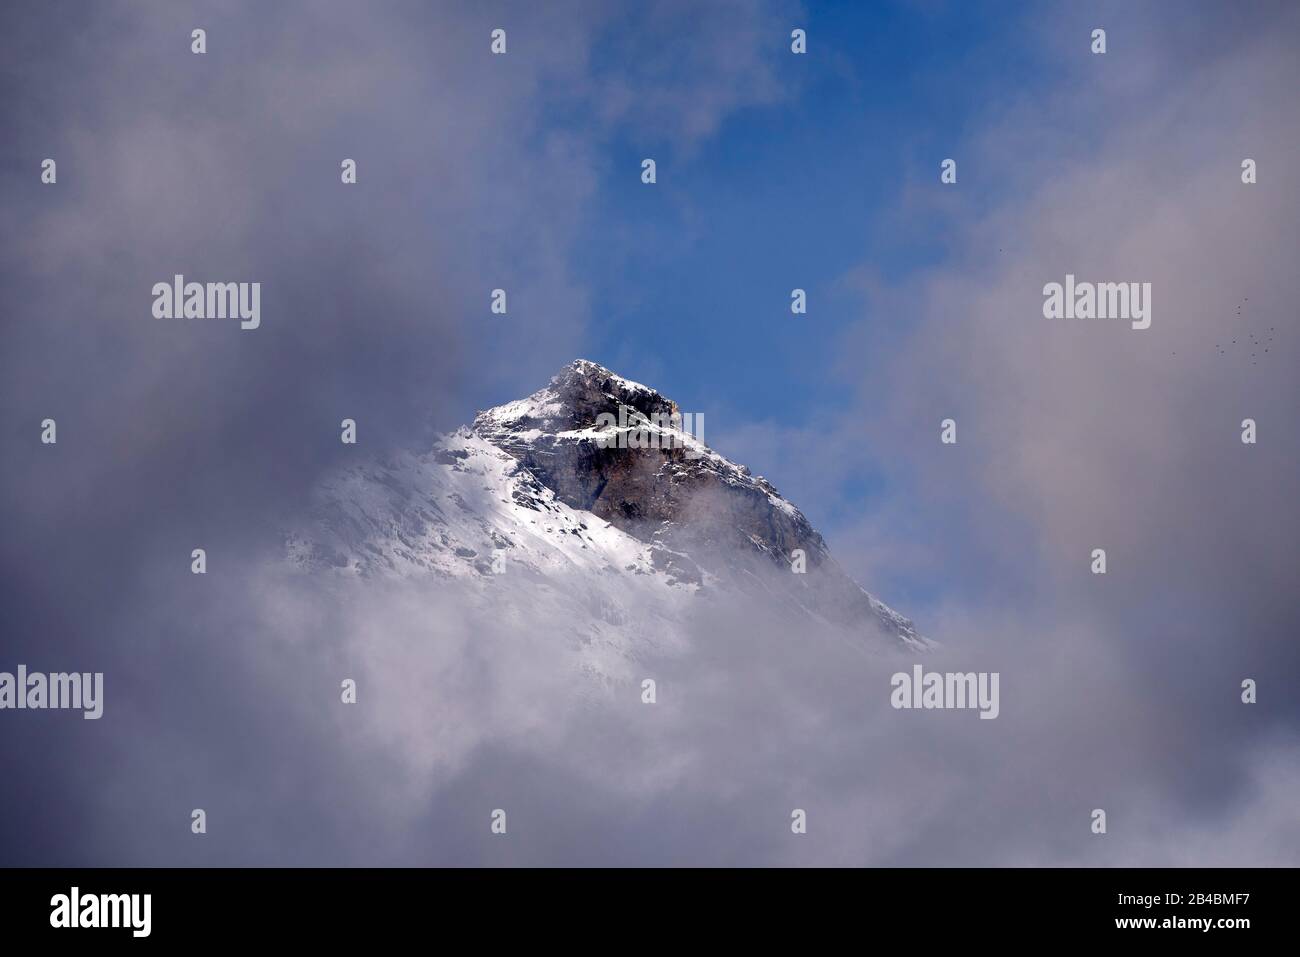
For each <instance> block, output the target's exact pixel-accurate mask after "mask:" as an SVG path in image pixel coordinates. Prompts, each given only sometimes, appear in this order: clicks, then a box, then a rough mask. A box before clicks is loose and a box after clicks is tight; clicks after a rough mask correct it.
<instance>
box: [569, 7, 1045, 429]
mask: <svg viewBox="0 0 1300 957" xmlns="http://www.w3.org/2000/svg"><path fill="white" fill-rule="evenodd" d="M1018 22H1019V17H1018V15H1007V14H1003V15H995V16H989V15H988V13H987V12H986V9H985V10H984V11H982V10H980V9H978V8H977V7H976V6H975V5H969V4H966V5H961V4H959V5H954V6H952V7H951V8H946V9H945V16H944V17H942V18H939V17H935V16H931V15H928V14H927V13H925V12H923V10H922V9H921V8H918V7H916V6H913V5H905V4H873V5H865V4H843V5H831V6H822V5H816V6H815V7H814V8H813V10H812V11H811V12H810V14H809V15H808V16H807V17H796V18H792V23H798V24H801V25H806V29H807V30H808V31H809V36H810V43H811V45H812V49H813V50H814V52H815V54H816V55H813V56H795V55H792V54H790V53H789V51H788V45H786V44H785V43H784V42H783V40H784V38H778V42H777V43H776V44H775V45H774V49H773V50H772V56H773V57H774V58H775V72H776V75H777V77H778V78H779V81H780V83H781V86H782V89H783V91H784V92H785V94H786V95H785V96H784V97H783V98H782V100H781V101H780V102H777V103H773V104H770V105H757V106H750V107H747V108H744V109H741V110H739V111H738V112H736V113H735V114H734V115H731V116H729V117H727V118H726V119H725V120H724V121H723V123H722V125H721V128H720V129H719V131H718V133H717V134H716V135H715V136H714V137H711V138H709V139H708V140H706V141H705V142H704V143H703V144H702V145H700V146H698V147H693V148H692V149H690V150H689V151H681V150H677V149H675V148H674V144H673V143H672V142H664V141H658V142H650V143H643V142H639V141H637V140H636V138H635V137H634V136H633V135H632V132H631V131H626V130H625V131H624V132H623V133H622V135H621V136H619V137H618V138H617V139H616V140H615V141H614V142H612V143H611V144H610V147H609V149H608V151H607V154H606V157H605V159H606V164H605V167H604V169H603V170H602V173H603V176H602V180H601V183H600V190H599V194H598V200H597V203H596V204H595V207H594V209H593V214H592V217H591V219H592V230H591V233H590V235H589V236H587V237H585V241H583V242H582V243H581V244H580V246H579V249H578V250H577V253H576V255H575V260H576V262H577V263H579V264H580V266H579V267H578V268H579V270H580V271H581V275H582V277H583V278H584V279H586V280H588V281H589V282H590V283H591V284H592V286H593V288H594V289H595V296H594V302H593V309H592V312H593V322H592V325H591V341H592V346H591V348H592V350H593V351H594V352H595V353H596V356H597V357H599V356H602V355H609V356H618V357H619V358H620V363H619V364H620V370H619V371H624V372H625V374H627V375H629V376H632V377H634V378H635V377H636V376H637V375H640V374H642V370H641V369H638V368H637V367H636V358H637V357H638V355H640V354H643V353H644V354H645V360H644V362H643V364H642V365H643V368H644V374H645V377H646V379H647V380H648V381H652V382H653V384H655V385H656V386H658V387H659V388H661V389H662V390H663V391H665V392H666V393H667V394H669V395H690V394H692V393H697V394H698V391H699V390H698V385H699V384H700V383H702V382H710V381H713V380H715V379H716V378H717V377H719V376H721V377H722V380H723V382H725V385H726V388H725V390H724V391H722V392H721V394H720V395H719V396H718V398H720V399H721V400H722V402H723V403H725V406H726V407H727V414H728V415H736V414H744V413H745V411H746V410H761V414H762V416H763V417H765V418H770V419H772V420H774V421H776V422H778V423H782V424H788V423H799V422H808V421H810V420H815V419H816V418H817V416H818V415H819V414H824V413H825V412H826V410H827V409H828V408H833V407H835V406H836V404H837V403H840V404H842V402H843V396H842V391H843V386H844V383H843V382H842V381H837V380H836V379H835V378H833V377H829V376H827V375H826V370H827V369H828V368H829V367H831V366H832V365H833V364H834V362H835V360H836V359H843V358H844V357H843V356H839V355H837V351H838V349H839V345H840V343H839V340H840V337H841V335H842V334H843V332H844V330H845V328H846V326H847V325H848V324H849V323H850V322H854V321H857V320H858V319H860V318H861V315H862V308H863V300H862V298H861V293H860V291H859V290H856V289H854V288H852V287H848V288H846V284H845V283H844V282H843V280H844V279H845V277H846V275H847V274H848V273H849V272H850V271H851V270H853V269H855V268H856V267H858V266H859V265H861V264H863V263H864V262H866V263H869V264H870V266H871V267H872V269H874V270H876V271H877V272H878V274H879V275H880V277H881V278H883V279H885V280H889V281H898V280H901V279H903V278H906V277H907V276H908V275H909V274H911V273H913V272H914V271H916V270H918V269H922V268H925V267H932V266H934V265H936V264H939V263H942V261H943V258H944V255H945V247H946V242H947V238H948V236H947V233H946V231H945V229H944V228H943V227H944V223H943V221H942V220H941V219H940V218H937V217H936V218H935V219H934V220H932V222H931V224H930V225H931V226H932V228H930V229H923V228H918V229H914V231H912V232H910V233H908V234H906V235H900V232H899V231H898V230H897V229H895V228H891V226H892V225H893V223H894V214H895V212H896V210H897V209H898V207H899V206H900V204H901V203H902V201H903V192H904V189H905V187H906V186H907V184H908V183H909V181H915V182H917V183H918V184H923V185H922V188H930V187H933V188H934V189H935V190H938V189H939V188H940V186H939V184H938V168H939V163H940V161H941V160H942V159H943V158H945V157H947V156H952V155H954V154H956V155H960V153H961V150H960V147H961V145H962V141H963V139H964V138H965V137H966V135H967V133H968V130H969V127H970V125H971V124H972V123H975V122H977V121H978V118H979V116H980V115H981V114H982V113H983V112H984V111H985V109H986V106H987V104H988V103H989V102H998V101H1000V100H1005V99H1006V98H1008V97H1012V96H1017V95H1019V94H1020V91H1022V90H1023V89H1024V86H1025V84H1026V82H1029V81H1030V80H1031V78H1033V77H1035V76H1041V72H1040V71H1036V70H1035V65H1036V64H1035V62H1034V60H1035V57H1036V54H1035V51H1034V50H1032V49H1027V48H1026V45H1025V39H1026V37H1027V34H1026V33H1025V32H1024V31H1018V30H1017V29H1016V28H1017V26H1018ZM646 155H653V156H655V157H656V158H657V160H658V162H659V184H658V186H657V187H655V188H648V187H645V186H643V185H642V184H641V183H640V181H639V179H638V175H637V174H638V172H639V164H640V159H641V158H642V157H643V156H646ZM995 179H996V177H993V176H989V175H988V174H987V173H983V174H982V173H981V171H979V170H977V169H975V168H974V167H973V166H968V167H966V168H965V169H962V170H961V176H960V181H961V184H962V186H963V189H964V191H966V192H968V193H970V194H971V195H976V196H978V195H981V193H982V194H983V195H984V196H985V197H988V192H987V187H988V186H990V185H993V184H994V182H995ZM986 201H987V199H986ZM914 225H915V224H914ZM611 238H612V239H613V241H612V242H611V241H610V240H611ZM795 287H800V288H804V289H806V290H807V291H808V294H809V298H810V309H809V314H808V316H806V317H802V318H797V317H794V316H792V315H791V313H790V310H789V300H790V290H791V289H792V288H795ZM906 318H907V317H905V316H886V315H880V316H873V317H872V319H873V322H877V323H879V324H880V334H881V341H882V342H883V343H888V342H889V341H890V340H891V338H892V337H893V336H894V335H895V334H896V330H891V329H890V325H891V324H895V325H896V324H897V323H900V322H905V321H906ZM650 343H661V344H662V349H663V351H664V352H671V357H672V359H671V362H668V361H664V358H665V357H664V355H663V354H662V353H658V354H656V352H652V351H651V350H649V349H647V348H646V346H647V345H648V344H650ZM624 357H626V359H624ZM629 364H630V365H631V366H632V367H631V368H622V367H624V366H627V365H629ZM711 398H712V397H711Z"/></svg>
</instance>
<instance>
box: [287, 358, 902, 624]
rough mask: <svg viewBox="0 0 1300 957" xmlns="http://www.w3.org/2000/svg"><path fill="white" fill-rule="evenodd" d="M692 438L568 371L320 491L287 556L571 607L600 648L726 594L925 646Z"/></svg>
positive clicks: (801, 527)
mask: <svg viewBox="0 0 1300 957" xmlns="http://www.w3.org/2000/svg"><path fill="white" fill-rule="evenodd" d="M696 431H698V429H696ZM690 432H691V430H689V429H687V428H686V427H685V423H684V422H683V421H682V414H681V411H680V409H679V407H678V405H677V403H676V402H674V401H673V400H671V399H669V398H667V397H666V396H664V395H662V394H660V393H659V392H657V391H656V390H654V389H652V388H650V387H649V386H646V385H642V384H641V383H638V382H635V381H633V380H630V379H626V378H624V377H622V376H619V375H617V374H615V373H613V372H611V371H610V370H609V369H606V368H605V367H603V366H601V365H598V364H597V363H594V362H591V361H589V360H585V359H579V360H576V361H574V362H572V363H570V364H569V365H568V366H566V367H565V368H564V369H562V370H561V371H560V373H559V374H557V375H556V376H554V377H553V378H552V379H551V381H550V382H549V383H548V384H547V385H546V386H545V387H544V388H542V389H540V390H538V391H537V392H534V393H533V394H532V395H530V396H528V397H527V398H524V399H518V400H515V401H512V402H507V403H505V404H503V405H499V406H496V407H494V408H491V409H488V410H485V411H483V412H480V413H479V414H478V416H477V417H476V418H475V420H474V425H473V427H472V428H464V427H462V428H461V429H458V430H457V431H455V432H453V433H451V434H449V435H446V436H444V437H442V438H441V439H440V440H439V441H438V442H436V443H435V444H434V445H433V447H432V448H430V449H427V450H425V451H423V452H414V451H412V452H403V453H401V454H398V455H395V456H391V457H388V458H385V459H383V460H376V459H372V460H365V461H361V462H358V463H356V464H353V465H350V466H348V467H346V468H343V469H340V470H339V471H338V472H336V473H335V474H333V475H331V476H329V477H328V478H327V479H325V480H324V481H322V482H321V483H320V484H319V486H318V488H317V489H316V501H315V512H314V516H315V522H314V527H313V528H312V529H310V530H307V531H305V532H302V533H300V534H297V535H294V536H292V537H291V539H290V555H291V557H292V558H293V559H294V561H295V562H296V563H297V564H299V565H300V566H302V567H306V568H313V569H323V570H333V571H334V572H335V573H341V574H349V575H359V576H363V577H364V576H373V575H383V576H388V575H396V576H399V577H403V578H407V577H411V576H418V575H424V574H432V575H434V576H436V577H439V578H442V579H455V580H458V581H461V582H465V583H468V584H471V585H473V584H474V583H476V582H477V583H479V584H481V585H482V586H484V587H488V586H490V591H491V592H492V593H493V594H494V596H495V598H494V600H497V601H500V600H502V598H503V596H504V595H505V594H508V593H509V589H510V588H511V587H513V584H514V583H522V587H525V588H532V587H533V586H541V587H543V588H544V591H543V594H546V595H548V596H551V597H550V598H548V599H547V600H552V599H554V600H561V599H560V598H558V597H556V596H558V595H563V596H565V597H564V598H563V599H562V600H563V601H566V602H576V606H575V607H574V608H572V609H570V610H569V611H568V612H566V614H568V615H570V616H572V617H574V620H575V621H580V620H583V619H584V616H585V615H586V614H587V613H588V612H590V611H591V609H592V608H596V609H598V610H599V613H598V614H597V615H596V617H597V619H599V621H597V622H589V623H588V624H589V625H590V627H585V626H584V628H583V629H580V630H584V631H586V632H593V631H594V632H600V633H601V634H602V636H603V637H602V641H603V642H605V643H606V644H609V643H613V644H617V643H618V641H621V640H623V638H625V637H626V634H624V633H619V635H612V634H608V633H607V632H608V628H609V627H613V625H611V622H621V623H622V626H621V627H623V629H624V632H627V630H628V629H629V628H631V629H632V630H633V631H636V630H637V629H638V628H639V629H640V633H641V639H640V640H641V641H652V640H670V639H671V636H672V635H676V634H679V633H680V630H679V629H678V628H677V627H676V626H675V625H674V624H673V622H679V621H680V620H681V615H683V614H686V613H687V609H688V608H689V605H690V600H691V596H699V595H723V596H725V595H728V594H730V595H735V596H742V598H743V596H745V595H749V596H750V597H751V598H753V599H758V598H760V597H761V599H762V600H763V601H764V602H769V603H770V602H776V603H777V605H778V606H779V607H780V608H781V614H783V615H789V616H791V620H792V621H793V622H798V621H800V620H802V621H804V622H806V623H808V624H814V623H815V624H816V625H817V626H818V627H824V626H830V627H833V628H835V629H837V630H842V631H847V632H849V633H854V634H861V635H863V636H875V637H876V638H878V639H884V640H885V643H886V644H887V645H894V646H895V647H911V648H922V647H925V646H926V645H927V644H928V643H927V642H926V641H925V640H924V639H922V638H920V637H919V636H918V635H917V633H916V630H915V628H914V627H913V625H912V623H911V622H910V621H909V620H908V619H906V618H905V617H903V616H902V615H899V614H898V613H897V612H894V611H893V610H892V609H890V608H889V607H888V606H886V605H884V604H883V603H881V602H880V601H878V600H877V599H875V598H873V597H872V596H871V595H869V594H868V593H867V592H865V591H864V590H863V589H862V588H860V587H859V586H858V585H857V584H856V583H854V582H853V581H852V580H851V579H850V578H849V577H848V576H847V575H845V574H844V572H843V571H842V570H841V569H840V568H839V566H838V564H836V562H835V561H834V559H833V558H832V557H831V555H830V552H829V550H828V548H827V547H826V543H825V542H824V541H823V539H822V537H821V535H819V534H818V533H817V531H816V529H814V528H813V527H812V525H811V524H810V523H809V522H808V520H807V518H805V516H804V515H803V513H802V512H801V511H800V510H799V509H798V508H797V507H796V506H795V505H794V504H793V503H791V502H789V501H787V500H786V499H784V498H783V497H782V496H781V495H780V493H778V492H777V490H776V489H775V488H773V487H772V486H771V484H769V483H768V482H767V481H766V480H764V479H763V478H761V477H759V476H754V475H752V474H751V473H750V471H749V470H748V469H747V468H745V467H744V466H743V465H738V464H736V463H734V462H731V461H729V460H728V459H726V458H724V457H723V456H722V455H720V454H718V453H717V452H715V451H713V450H712V449H710V448H709V447H708V446H707V445H705V444H704V442H703V441H701V440H700V438H699V437H697V436H694V435H692V434H690ZM506 569H509V571H510V573H511V574H506V575H503V572H504V570H506ZM529 594H531V595H533V597H532V598H530V599H529V600H530V601H536V600H538V599H537V596H536V593H534V592H532V591H530V592H529ZM683 602H685V604H683ZM740 605H741V606H743V605H744V601H743V600H742V601H741V603H740ZM633 607H635V608H654V609H656V611H654V612H653V613H651V614H650V615H649V617H651V618H653V619H654V620H655V621H657V622H658V624H657V625H655V626H654V627H648V626H646V625H645V622H644V620H642V621H641V624H640V625H638V626H635V627H634V626H632V625H631V624H629V622H630V620H631V619H633V618H638V619H645V618H646V617H647V615H646V614H645V613H643V612H635V613H634V612H632V611H631V609H632V608H633ZM611 609H615V611H612V612H611ZM620 609H621V610H620ZM600 622H603V623H604V624H601V623H600ZM620 635H621V637H620ZM655 636H658V638H657V639H656V637H655ZM665 636H668V637H665Z"/></svg>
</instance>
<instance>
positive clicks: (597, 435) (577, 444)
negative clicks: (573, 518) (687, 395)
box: [474, 359, 827, 567]
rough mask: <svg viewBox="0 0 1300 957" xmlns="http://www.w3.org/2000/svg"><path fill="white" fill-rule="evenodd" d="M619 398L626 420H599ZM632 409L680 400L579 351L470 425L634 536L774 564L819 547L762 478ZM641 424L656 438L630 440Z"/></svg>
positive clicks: (815, 557)
mask: <svg viewBox="0 0 1300 957" xmlns="http://www.w3.org/2000/svg"><path fill="white" fill-rule="evenodd" d="M620 407H622V412H621V414H622V420H623V421H629V420H630V421H631V424H629V425H628V426H626V427H620V426H619V425H614V426H611V427H605V428H599V427H598V419H599V417H600V416H601V415H602V414H607V415H609V416H611V417H613V418H614V419H616V420H617V419H619V417H620ZM634 413H639V414H640V415H641V416H645V417H646V418H647V419H649V420H650V422H651V423H654V422H655V421H656V420H655V419H654V418H653V417H654V416H662V417H668V416H674V415H678V414H679V413H680V410H679V408H678V405H677V403H676V402H674V401H672V400H671V399H668V398H666V397H665V396H662V395H660V394H659V393H658V392H656V391H654V390H653V389H650V388H648V387H646V386H643V385H641V384H639V383H636V382H631V381H629V380H627V379H624V378H622V377H621V376H617V375H615V374H614V373H612V372H610V371H609V370H608V369H605V368H603V367H602V366H599V365H597V364H595V363H594V362H588V361H586V360H581V359H579V360H577V361H575V362H574V363H572V364H571V365H570V366H569V367H567V368H566V369H565V370H564V371H563V372H561V373H560V374H559V375H557V376H556V377H555V378H554V379H552V380H551V384H550V385H549V386H547V387H546V388H545V389H542V390H541V391H540V392H536V393H534V394H533V395H531V396H529V397H528V398H527V399H523V400H520V401H518V402H511V403H508V404H506V405H503V406H498V407H497V408H495V409H489V410H488V411H486V412H481V413H479V415H478V417H477V418H476V419H475V420H474V430H475V431H476V432H478V433H479V434H480V435H482V436H483V437H484V438H486V439H487V440H488V441H489V442H491V443H493V444H494V445H496V446H497V447H498V448H500V449H502V450H503V451H505V452H507V453H509V454H510V455H512V456H514V457H515V458H516V459H518V460H519V462H520V463H521V464H523V465H524V466H525V467H527V468H528V470H529V471H531V472H532V473H533V474H534V475H536V476H537V477H538V479H539V480H540V481H541V482H542V483H543V484H545V485H546V486H547V487H548V488H550V489H551V490H552V491H553V492H555V495H556V497H557V498H559V499H560V500H561V501H562V502H565V503H566V504H568V505H569V506H571V507H573V508H578V509H583V510H585V511H589V512H592V513H593V514H595V515H598V516H599V517H601V518H603V519H605V520H606V521H608V522H609V523H611V524H612V525H614V526H616V527H617V528H621V529H622V530H624V531H626V532H627V533H629V534H631V535H633V536H635V537H637V538H640V539H641V540H643V541H648V542H657V543H659V544H662V545H664V546H665V547H666V548H668V549H671V550H673V551H678V552H689V551H692V550H698V549H699V548H700V547H701V546H707V547H710V548H711V549H716V550H718V551H720V552H722V553H724V554H729V555H732V556H733V557H734V558H735V559H736V560H737V561H743V560H745V559H746V558H748V557H752V556H755V555H758V556H762V557H763V558H765V559H766V560H767V561H769V562H775V563H778V564H781V565H785V564H786V563H788V561H789V555H790V554H791V552H793V551H794V550H795V549H802V550H803V551H804V553H805V554H806V556H807V561H808V564H809V566H810V567H816V566H819V565H820V564H821V563H822V562H823V561H824V560H825V559H826V557H827V551H826V545H825V543H824V542H823V541H822V537H821V536H820V535H819V534H817V532H816V530H815V529H813V527H812V526H811V525H810V524H809V523H808V520H807V519H805V518H804V516H803V515H802V514H801V513H800V512H799V510H798V509H796V508H794V507H793V506H792V505H790V503H788V502H786V501H785V500H784V499H782V498H781V497H780V495H779V493H778V492H777V491H776V489H775V488H773V487H772V486H771V485H770V484H769V483H768V482H767V481H766V480H764V479H763V478H762V477H756V476H753V475H751V474H750V473H749V470H748V469H747V468H745V467H744V466H743V465H736V464H734V463H732V462H729V461H727V460H726V459H724V458H722V457H721V456H720V455H717V454H716V453H714V452H712V451H711V450H709V449H708V448H707V447H706V446H704V445H703V444H702V443H700V442H697V441H695V439H694V438H693V437H692V436H689V435H687V434H686V433H684V432H682V431H681V429H680V428H674V427H672V426H671V425H669V426H666V427H665V426H655V425H650V426H647V425H645V424H644V423H643V424H641V425H640V426H638V424H637V420H636V419H635V416H634ZM620 433H622V435H623V437H624V439H625V441H624V442H622V443H620V442H619V437H620ZM630 433H636V434H635V435H632V434H630ZM650 436H653V437H654V438H653V440H652V441H653V444H655V445H657V446H658V447H651V448H643V447H630V446H631V445H639V444H645V443H647V441H648V440H649V437H650ZM601 439H603V440H604V444H605V447H602V445H601ZM620 446H622V447H620Z"/></svg>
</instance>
